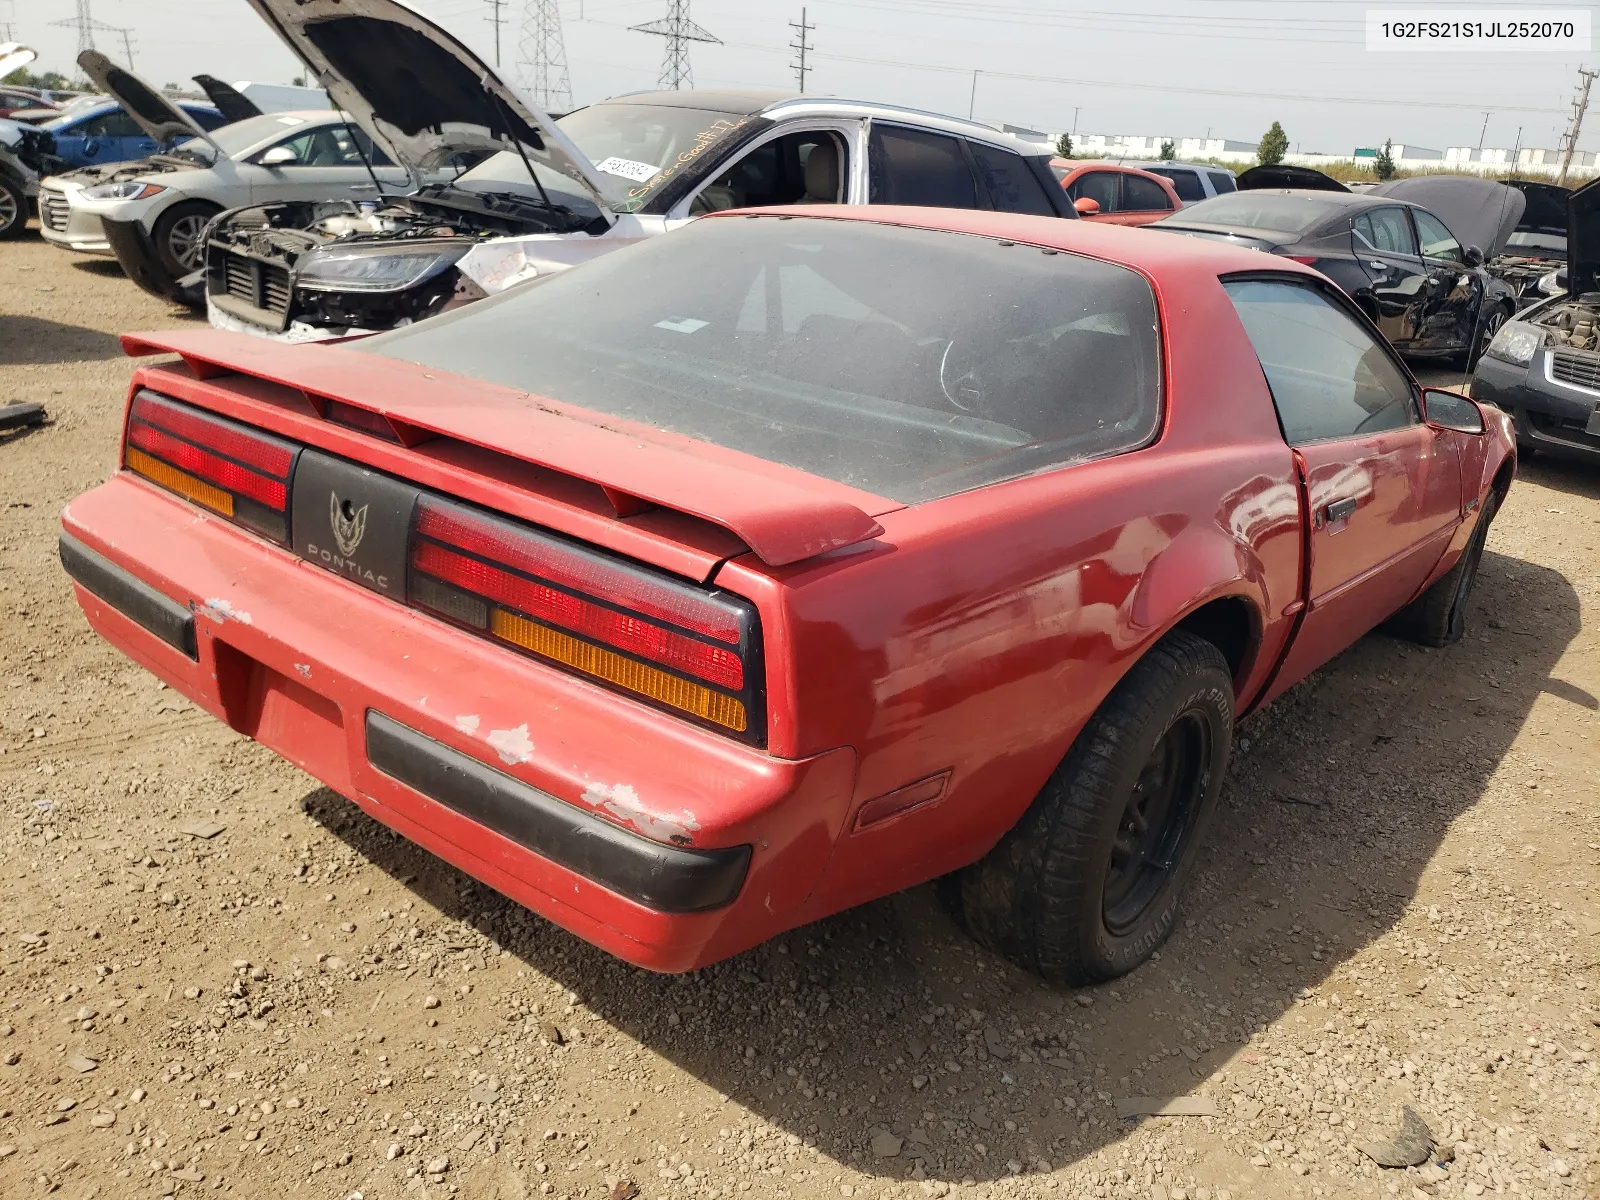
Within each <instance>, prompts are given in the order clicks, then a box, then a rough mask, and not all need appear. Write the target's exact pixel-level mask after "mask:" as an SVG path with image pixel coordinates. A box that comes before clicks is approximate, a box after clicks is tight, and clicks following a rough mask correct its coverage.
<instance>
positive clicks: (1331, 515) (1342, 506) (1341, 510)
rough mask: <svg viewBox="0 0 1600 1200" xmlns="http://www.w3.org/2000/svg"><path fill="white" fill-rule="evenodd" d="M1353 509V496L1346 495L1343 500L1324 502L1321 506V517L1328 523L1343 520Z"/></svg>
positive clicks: (1354, 503)
mask: <svg viewBox="0 0 1600 1200" xmlns="http://www.w3.org/2000/svg"><path fill="white" fill-rule="evenodd" d="M1355 511H1356V502H1355V499H1354V497H1349V496H1347V497H1346V498H1345V499H1343V500H1333V501H1330V502H1329V503H1327V504H1324V505H1323V506H1322V516H1323V519H1324V520H1326V521H1327V522H1328V524H1329V525H1332V524H1333V523H1334V522H1336V521H1342V520H1344V519H1345V518H1346V517H1348V516H1349V515H1350V514H1351V513H1353V512H1355Z"/></svg>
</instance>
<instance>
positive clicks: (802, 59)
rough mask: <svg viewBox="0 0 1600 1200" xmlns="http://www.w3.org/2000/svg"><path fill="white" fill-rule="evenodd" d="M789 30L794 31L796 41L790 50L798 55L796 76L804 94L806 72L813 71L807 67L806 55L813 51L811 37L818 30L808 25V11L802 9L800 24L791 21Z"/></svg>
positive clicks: (795, 68) (795, 64)
mask: <svg viewBox="0 0 1600 1200" xmlns="http://www.w3.org/2000/svg"><path fill="white" fill-rule="evenodd" d="M789 28H790V29H792V30H794V33H795V39H796V40H795V41H792V42H790V43H789V49H791V50H793V51H794V52H795V55H796V57H795V62H794V76H795V78H796V79H798V80H799V81H800V90H801V91H802V92H803V91H805V90H806V72H807V71H809V70H810V69H811V68H810V67H808V66H807V65H806V55H807V54H808V53H810V51H811V39H810V35H811V33H812V32H813V31H814V30H815V29H816V26H815V25H808V24H806V10H805V9H803V8H802V9H801V10H800V20H799V21H798V22H795V21H790V22H789Z"/></svg>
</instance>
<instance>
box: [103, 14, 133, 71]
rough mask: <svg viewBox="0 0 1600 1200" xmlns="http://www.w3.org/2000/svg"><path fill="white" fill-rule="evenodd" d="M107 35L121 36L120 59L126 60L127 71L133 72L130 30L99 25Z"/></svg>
mask: <svg viewBox="0 0 1600 1200" xmlns="http://www.w3.org/2000/svg"><path fill="white" fill-rule="evenodd" d="M100 28H101V29H104V30H105V31H106V32H107V33H120V34H121V35H122V57H123V58H125V59H127V60H128V70H130V71H131V70H133V39H132V37H131V36H129V35H130V34H131V33H132V30H129V29H122V28H119V27H118V26H115V25H101V26H100Z"/></svg>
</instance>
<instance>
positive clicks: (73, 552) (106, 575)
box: [59, 533, 199, 660]
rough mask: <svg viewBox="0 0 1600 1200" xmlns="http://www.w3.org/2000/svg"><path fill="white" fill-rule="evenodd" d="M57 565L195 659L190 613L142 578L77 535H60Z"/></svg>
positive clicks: (91, 590) (192, 624) (112, 604)
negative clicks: (125, 569) (59, 555)
mask: <svg viewBox="0 0 1600 1200" xmlns="http://www.w3.org/2000/svg"><path fill="white" fill-rule="evenodd" d="M59 550H60V553H61V565H62V567H64V568H65V569H66V572H67V574H68V575H70V576H72V578H73V579H74V580H75V581H76V582H77V583H78V584H80V585H81V586H82V587H83V588H84V590H86V591H89V592H93V593H94V594H95V595H96V596H98V597H100V599H102V600H104V601H105V602H106V603H107V604H109V605H110V606H111V607H112V608H114V609H116V610H117V611H118V612H120V613H121V614H122V615H123V616H125V617H127V618H128V619H129V620H130V621H133V622H136V623H137V624H139V625H142V626H144V628H146V629H148V630H149V631H150V632H151V633H153V634H155V635H156V637H158V638H160V639H161V640H162V641H163V642H166V643H167V645H169V646H172V647H174V648H175V649H178V650H181V651H183V653H185V654H187V655H188V656H189V657H190V658H193V659H197V660H198V658H199V655H198V654H197V653H196V651H195V640H194V614H193V613H191V612H190V611H189V610H188V609H187V608H185V607H184V606H183V605H181V604H179V603H178V602H177V601H176V600H174V599H172V597H170V596H166V595H163V594H162V593H161V592H158V591H156V589H155V588H153V587H151V586H150V585H149V584H148V583H146V582H145V581H144V580H142V579H139V578H137V577H136V576H134V575H131V574H129V573H128V572H127V571H124V570H123V569H122V568H121V567H119V566H117V564H116V563H114V562H112V561H111V560H110V559H108V558H105V557H103V556H102V555H99V554H96V553H95V552H94V551H93V550H91V549H89V547H87V546H85V545H84V544H83V543H82V542H80V541H78V540H77V538H73V537H68V536H67V535H66V534H64V533H63V534H62V535H61V540H60V543H59Z"/></svg>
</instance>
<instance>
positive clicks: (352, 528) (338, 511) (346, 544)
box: [328, 492, 368, 557]
mask: <svg viewBox="0 0 1600 1200" xmlns="http://www.w3.org/2000/svg"><path fill="white" fill-rule="evenodd" d="M349 507H350V505H349V503H348V501H347V502H345V503H344V504H341V503H340V502H339V493H338V492H329V493H328V521H329V523H330V524H331V525H332V526H333V540H334V541H335V542H337V543H339V553H341V554H343V555H345V556H346V557H348V556H349V555H352V554H354V553H355V552H356V547H357V546H359V545H361V537H362V535H363V534H365V533H366V532H367V507H368V506H367V505H365V504H363V505H362V506H361V508H360V509H359V510H358V511H357V512H354V513H352V514H351V515H350V516H349V517H346V516H345V510H346V509H347V508H349Z"/></svg>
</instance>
